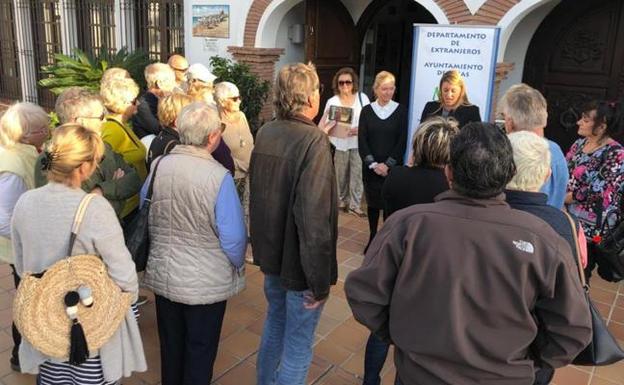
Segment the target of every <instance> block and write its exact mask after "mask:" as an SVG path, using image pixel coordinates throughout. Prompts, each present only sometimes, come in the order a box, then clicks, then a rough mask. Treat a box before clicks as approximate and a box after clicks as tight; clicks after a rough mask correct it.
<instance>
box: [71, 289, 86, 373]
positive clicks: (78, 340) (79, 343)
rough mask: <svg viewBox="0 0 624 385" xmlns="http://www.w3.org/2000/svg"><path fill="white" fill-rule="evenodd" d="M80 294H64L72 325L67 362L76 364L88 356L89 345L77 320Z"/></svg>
mask: <svg viewBox="0 0 624 385" xmlns="http://www.w3.org/2000/svg"><path fill="white" fill-rule="evenodd" d="M79 301H80V295H79V294H78V292H76V291H70V292H67V294H65V311H66V312H67V316H68V317H69V318H70V319H71V320H72V327H71V331H70V334H69V363H70V364H71V365H74V366H77V365H81V364H83V363H84V362H85V361H86V360H87V358H89V347H88V346H87V339H86V338H85V335H84V330H82V325H81V324H80V322H79V321H78V302H79Z"/></svg>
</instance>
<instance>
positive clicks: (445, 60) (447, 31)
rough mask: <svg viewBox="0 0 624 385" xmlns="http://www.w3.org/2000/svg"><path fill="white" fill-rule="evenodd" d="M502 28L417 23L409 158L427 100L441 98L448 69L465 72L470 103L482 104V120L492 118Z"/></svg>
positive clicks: (410, 107)
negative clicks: (439, 89)
mask: <svg viewBox="0 0 624 385" xmlns="http://www.w3.org/2000/svg"><path fill="white" fill-rule="evenodd" d="M499 33H500V28H498V27H491V26H475V25H439V24H414V51H413V52H414V53H413V56H412V79H411V90H410V105H409V131H408V138H409V139H408V142H407V151H406V156H405V160H406V161H407V160H408V159H409V156H410V154H411V148H412V137H413V136H414V132H415V131H416V128H417V127H418V125H419V124H420V116H421V114H422V111H423V108H424V107H425V104H426V103H427V102H429V101H432V100H437V99H438V97H437V92H438V87H439V85H440V79H441V78H442V75H443V74H444V73H445V72H446V71H450V70H452V69H456V70H458V71H459V72H461V74H462V76H463V78H464V82H465V83H466V91H467V95H468V100H469V101H470V103H472V104H475V105H477V106H479V112H480V113H481V120H483V121H489V119H490V112H491V105H492V97H493V93H494V77H495V75H496V55H497V53H498V38H499Z"/></svg>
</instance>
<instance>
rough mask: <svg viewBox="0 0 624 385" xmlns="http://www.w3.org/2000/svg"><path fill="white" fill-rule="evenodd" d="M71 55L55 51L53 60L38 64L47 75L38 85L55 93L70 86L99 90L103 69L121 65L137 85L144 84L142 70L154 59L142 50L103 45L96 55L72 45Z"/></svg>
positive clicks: (141, 85) (143, 85)
mask: <svg viewBox="0 0 624 385" xmlns="http://www.w3.org/2000/svg"><path fill="white" fill-rule="evenodd" d="M73 56H74V57H71V56H67V55H63V54H56V55H54V61H55V63H54V64H52V65H47V66H42V67H41V72H42V73H43V74H45V75H48V77H47V78H45V79H41V80H39V85H40V86H41V87H43V88H48V89H50V91H51V92H52V93H53V94H55V95H58V94H60V93H61V92H63V91H64V90H65V89H67V88H69V87H85V88H88V89H91V90H94V91H98V90H99V88H100V80H101V79H102V74H103V73H104V71H106V70H107V69H108V68H113V67H120V68H125V69H126V70H128V72H130V75H131V76H132V78H133V79H134V80H135V81H136V82H137V83H138V84H139V86H140V87H141V88H145V77H144V76H143V70H144V69H145V66H147V65H148V64H150V63H152V62H153V61H152V60H150V59H149V57H148V56H147V54H146V53H145V52H143V51H134V52H131V53H129V52H128V50H127V49H126V48H125V47H124V48H121V49H120V50H119V51H117V52H115V53H110V52H108V51H107V50H105V49H102V50H100V52H99V53H98V54H97V55H96V56H93V55H90V54H87V53H85V52H83V51H81V50H79V49H74V54H73Z"/></svg>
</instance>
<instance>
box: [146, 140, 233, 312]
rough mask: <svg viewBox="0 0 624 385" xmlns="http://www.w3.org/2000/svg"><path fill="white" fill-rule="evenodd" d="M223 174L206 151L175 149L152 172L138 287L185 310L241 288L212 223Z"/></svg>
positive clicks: (227, 296) (222, 169)
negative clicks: (145, 245)
mask: <svg viewBox="0 0 624 385" xmlns="http://www.w3.org/2000/svg"><path fill="white" fill-rule="evenodd" d="M227 172H228V171H227V170H226V169H225V168H223V166H221V165H220V164H219V163H218V162H217V161H216V160H214V159H213V158H212V156H211V155H210V154H209V153H208V151H206V150H204V149H202V148H198V147H195V146H185V145H178V146H176V147H175V148H174V149H173V150H172V151H171V153H170V154H169V155H168V156H167V157H166V158H164V159H163V160H162V161H161V162H160V164H159V166H158V170H157V172H156V179H155V181H154V191H153V195H152V201H151V206H150V213H149V234H150V252H149V259H148V262H147V268H146V270H145V277H144V281H143V283H144V284H145V286H146V287H148V288H150V289H151V290H152V291H154V293H156V294H158V295H161V296H163V297H165V298H167V299H169V300H171V301H174V302H179V303H183V304H187V305H200V304H210V303H215V302H220V301H224V300H226V299H228V298H230V297H231V296H233V295H235V294H237V293H238V292H240V291H241V290H242V289H243V288H244V287H245V281H244V275H243V272H242V270H241V271H240V272H239V271H237V270H236V269H235V268H234V266H232V264H231V263H230V261H229V260H228V258H227V256H226V255H225V253H224V252H223V250H222V249H221V244H220V243H219V237H218V233H217V227H216V224H215V223H216V220H215V204H216V200H217V195H218V194H219V188H220V186H221V183H222V181H223V178H224V177H225V175H226V173H227Z"/></svg>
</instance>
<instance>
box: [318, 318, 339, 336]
mask: <svg viewBox="0 0 624 385" xmlns="http://www.w3.org/2000/svg"><path fill="white" fill-rule="evenodd" d="M341 323H342V321H339V320H336V319H334V318H331V317H330V316H328V315H326V314H321V318H320V319H319V323H318V325H317V326H316V334H317V335H319V336H321V337H325V336H327V335H328V334H329V333H331V332H332V331H333V330H334V329H335V328H336V327H338V325H340V324H341Z"/></svg>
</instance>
